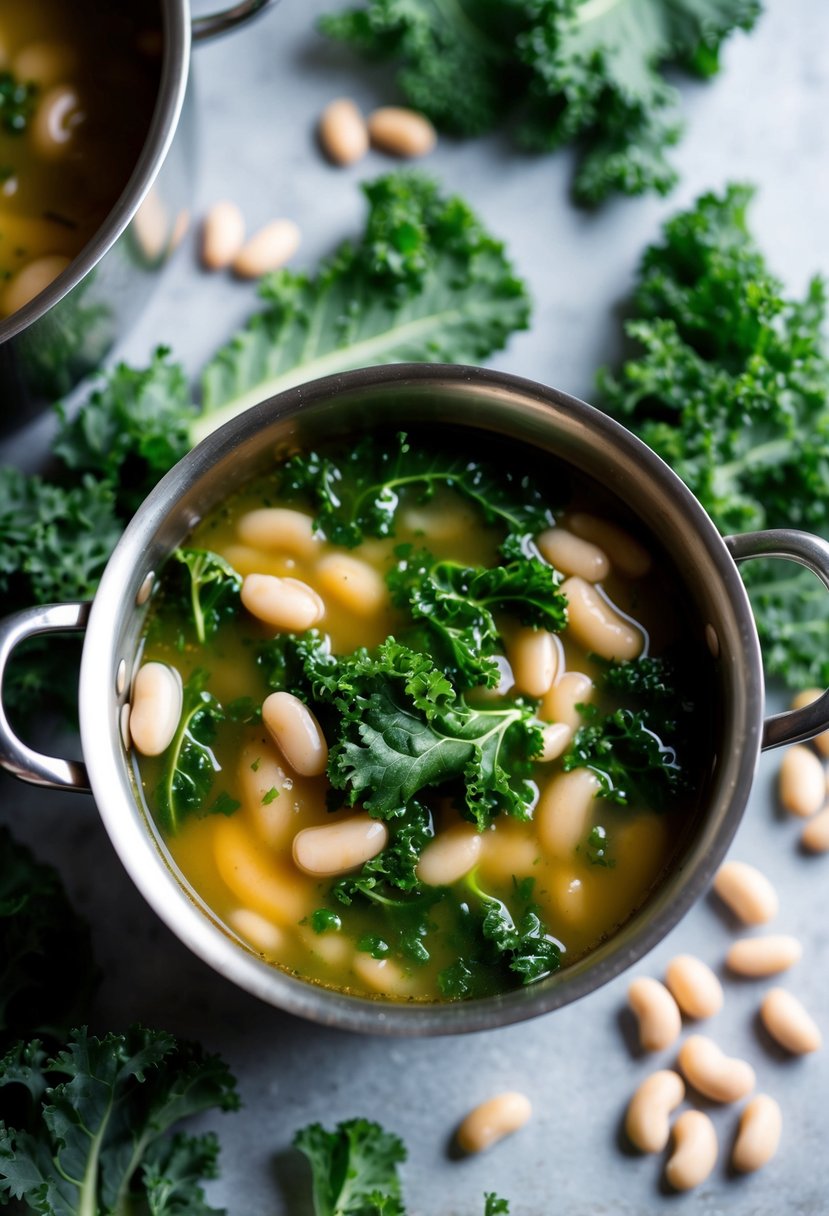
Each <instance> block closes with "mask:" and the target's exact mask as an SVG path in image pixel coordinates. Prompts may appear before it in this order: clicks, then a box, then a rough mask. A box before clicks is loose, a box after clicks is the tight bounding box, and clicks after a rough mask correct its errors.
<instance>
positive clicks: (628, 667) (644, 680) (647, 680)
mask: <svg viewBox="0 0 829 1216" xmlns="http://www.w3.org/2000/svg"><path fill="white" fill-rule="evenodd" d="M601 682H602V687H603V688H605V689H607V690H608V691H610V692H613V693H619V694H621V695H622V696H624V697H625V698H626V699H627V700H628V701H629V700H630V698H631V697H635V698H636V699H637V700H640V701H641V700H644V701H646V702H648V703H649V704H653V703H654V702H657V701H675V700H676V699H677V698H678V695H679V694H678V689H677V672H676V669H675V667H674V665H673V664H672V663H671V662H670V661H669V660H668V659H666V658H664V657H662V656H661V655H659V656H656V655H645V654H643V655H640V657H639V658H638V659H633V660H631V661H626V660H617V661H615V662H612V663H606V664H604V665H603V670H602V673H601Z"/></svg>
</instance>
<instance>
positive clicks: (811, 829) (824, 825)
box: [800, 807, 829, 853]
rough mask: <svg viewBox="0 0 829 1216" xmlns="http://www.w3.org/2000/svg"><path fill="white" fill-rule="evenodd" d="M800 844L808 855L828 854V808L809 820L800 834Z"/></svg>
mask: <svg viewBox="0 0 829 1216" xmlns="http://www.w3.org/2000/svg"><path fill="white" fill-rule="evenodd" d="M800 843H801V844H802V845H803V848H804V849H808V850H809V852H810V853H826V852H829V807H827V808H826V810H825V811H819V812H818V814H817V815H814V816H813V817H812V818H811V819H810V820H809V822H808V823H807V824H806V826H805V827H804V829H803V831H802V832H801V835H800Z"/></svg>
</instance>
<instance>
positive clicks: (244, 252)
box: [232, 220, 300, 279]
mask: <svg viewBox="0 0 829 1216" xmlns="http://www.w3.org/2000/svg"><path fill="white" fill-rule="evenodd" d="M299 242H300V231H299V228H298V227H297V225H296V224H295V223H294V221H293V220H271V222H270V223H269V224H266V225H265V227H264V228H260V229H259V231H258V232H255V233H254V234H253V236H252V237H251V238H250V240H248V241H246V242H245V244H244V245H243V246H242V248H241V249H240V250H239V252H238V253H237V254H236V257H235V258H234V259H233V263H232V265H233V272H234V274H237V275H238V276H239V277H240V278H242V279H258V278H259V277H260V275H263V274H267V273H268V272H269V271H271V270H279V268H280V267H281V266H284V265H285V263H286V262H288V261H290V259H291V258H292V257H293V256H294V254H295V253H296V251H297V249H299Z"/></svg>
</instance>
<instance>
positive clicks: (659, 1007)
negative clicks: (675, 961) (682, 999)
mask: <svg viewBox="0 0 829 1216" xmlns="http://www.w3.org/2000/svg"><path fill="white" fill-rule="evenodd" d="M628 1004H629V1005H630V1008H631V1010H632V1011H633V1013H634V1015H635V1016H636V1019H637V1021H638V1023H639V1043H640V1045H641V1047H642V1049H643V1051H664V1050H665V1048H666V1047H670V1046H671V1044H672V1043H675V1042H676V1040H677V1039H678V1038H679V1035H680V1031H681V1030H682V1018H681V1016H680V1013H679V1006H678V1005H677V1003H676V1001H675V1000H674V998H673V997H672V996H671V994H670V992H669V991H668V989H667V988H666V987H665V985H664V984H660V982H659V980H654V979H651V978H650V976H647V975H642V976H639V977H638V978H637V979H635V980H633V982H632V983H631V984H630V986H629V988H628Z"/></svg>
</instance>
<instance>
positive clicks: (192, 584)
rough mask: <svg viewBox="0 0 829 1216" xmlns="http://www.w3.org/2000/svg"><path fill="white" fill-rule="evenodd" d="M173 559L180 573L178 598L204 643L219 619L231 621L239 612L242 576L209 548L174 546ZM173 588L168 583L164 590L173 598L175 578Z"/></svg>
mask: <svg viewBox="0 0 829 1216" xmlns="http://www.w3.org/2000/svg"><path fill="white" fill-rule="evenodd" d="M172 561H173V562H178V563H180V567H181V573H182V575H183V578H182V580H181V583H182V584H183V589H182V590H181V594H180V595H179V597H178V598H179V599H183V601H184V604H185V607H186V611H187V615H188V617H189V618H190V619H191V620H192V622H193V628H194V629H195V631H196V637H197V638H198V640H199V642H201V643H204V642H205V641H206V640H207V639H208V638H211V637H213V635H214V633H215V632H216V630H217V629H218V628H219V626H220V625H221V623H222V621H226V620H231V619H232V618H233V617H234V616H236V614H237V612H238V611H239V607H240V604H241V601H240V599H239V592H240V591H241V589H242V577H241V575H240V574H237V573H236V571H235V570H234V569H233V567H232V566H231V565H230V564H229V563H228V562H226V561H225V559H224V558H223V557H219V555H218V553H211V552H210V550H208V549H176V550H175V552H174V553H173V554H172ZM173 569H175V567H173V568H172V569H171V573H172V570H173ZM172 588H173V589H172V590H171V589H170V583H168V584H167V593H168V594H170V595H171V596H172V597H173V598H175V597H176V582H175V579H174V580H173V583H172Z"/></svg>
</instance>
